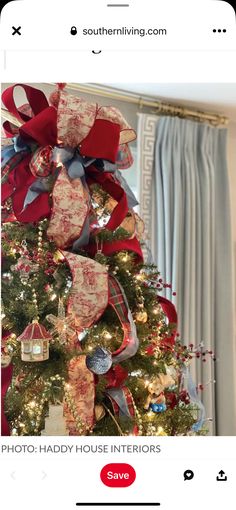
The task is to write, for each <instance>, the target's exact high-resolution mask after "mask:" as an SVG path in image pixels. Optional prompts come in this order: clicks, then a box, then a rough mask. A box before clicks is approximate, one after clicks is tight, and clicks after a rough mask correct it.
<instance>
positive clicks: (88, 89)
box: [1, 83, 229, 127]
mask: <svg viewBox="0 0 236 510" xmlns="http://www.w3.org/2000/svg"><path fill="white" fill-rule="evenodd" d="M47 85H49V84H47ZM50 85H52V86H53V87H55V84H53V83H50ZM66 88H67V89H68V90H76V91H79V92H84V93H85V94H93V95H95V96H101V97H107V98H110V99H116V100H118V101H124V102H127V103H132V104H137V105H138V106H139V108H142V107H143V106H147V107H149V108H152V109H154V113H155V114H157V115H160V114H166V115H172V116H177V117H180V118H189V119H192V120H196V121H198V122H208V123H210V124H212V125H214V126H226V125H227V124H228V122H229V119H228V118H227V117H225V116H224V115H218V114H215V113H210V112H203V111H199V110H192V109H191V108H190V107H184V106H180V105H173V104H169V103H165V102H162V101H158V100H154V99H148V98H147V97H142V96H139V95H138V94H135V93H124V92H123V91H120V90H117V89H113V88H108V87H101V86H98V85H92V84H84V85H83V84H77V83H68V84H67V85H66ZM1 114H2V117H3V118H4V119H6V120H8V121H10V122H12V123H13V124H14V125H15V126H17V127H20V125H22V123H20V122H19V121H18V120H17V119H16V118H15V117H14V116H13V115H11V114H10V113H9V112H8V111H7V110H5V109H4V108H2V109H1Z"/></svg>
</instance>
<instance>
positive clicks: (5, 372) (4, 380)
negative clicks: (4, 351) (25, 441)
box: [1, 363, 13, 436]
mask: <svg viewBox="0 0 236 510" xmlns="http://www.w3.org/2000/svg"><path fill="white" fill-rule="evenodd" d="M12 374H13V365H12V363H10V365H8V367H5V368H3V367H1V435H2V436H10V427H9V424H8V421H7V418H6V416H5V414H4V399H5V396H6V393H7V390H8V388H9V386H10V384H11V380H12Z"/></svg>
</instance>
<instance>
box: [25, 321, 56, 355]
mask: <svg viewBox="0 0 236 510" xmlns="http://www.w3.org/2000/svg"><path fill="white" fill-rule="evenodd" d="M51 339H52V336H51V335H50V333H48V331H47V330H46V328H45V327H44V326H43V325H42V324H39V322H38V321H37V320H34V321H33V322H32V323H31V324H28V326H26V328H25V330H24V331H23V333H21V335H20V336H19V337H18V339H17V340H18V341H19V342H21V359H22V361H45V360H47V359H48V358H49V341H50V340H51Z"/></svg>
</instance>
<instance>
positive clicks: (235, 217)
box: [228, 122, 236, 336]
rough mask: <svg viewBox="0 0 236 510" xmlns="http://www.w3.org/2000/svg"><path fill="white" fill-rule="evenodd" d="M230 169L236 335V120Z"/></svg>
mask: <svg viewBox="0 0 236 510" xmlns="http://www.w3.org/2000/svg"><path fill="white" fill-rule="evenodd" d="M228 170H229V185H230V197H231V218H232V241H233V246H232V249H233V256H234V282H235V285H234V289H235V336H236V122H231V123H230V124H229V130H228Z"/></svg>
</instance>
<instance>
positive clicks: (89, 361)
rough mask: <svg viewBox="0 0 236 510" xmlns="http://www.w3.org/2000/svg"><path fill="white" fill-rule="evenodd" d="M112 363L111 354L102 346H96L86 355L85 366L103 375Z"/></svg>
mask: <svg viewBox="0 0 236 510" xmlns="http://www.w3.org/2000/svg"><path fill="white" fill-rule="evenodd" d="M111 365H112V356H111V353H110V352H109V351H107V349H104V347H96V349H95V350H94V351H93V353H92V354H88V355H87V356H86V366H87V368H88V369H89V370H91V372H93V373H94V374H97V375H103V374H106V373H107V372H108V370H109V369H110V368H111Z"/></svg>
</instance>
